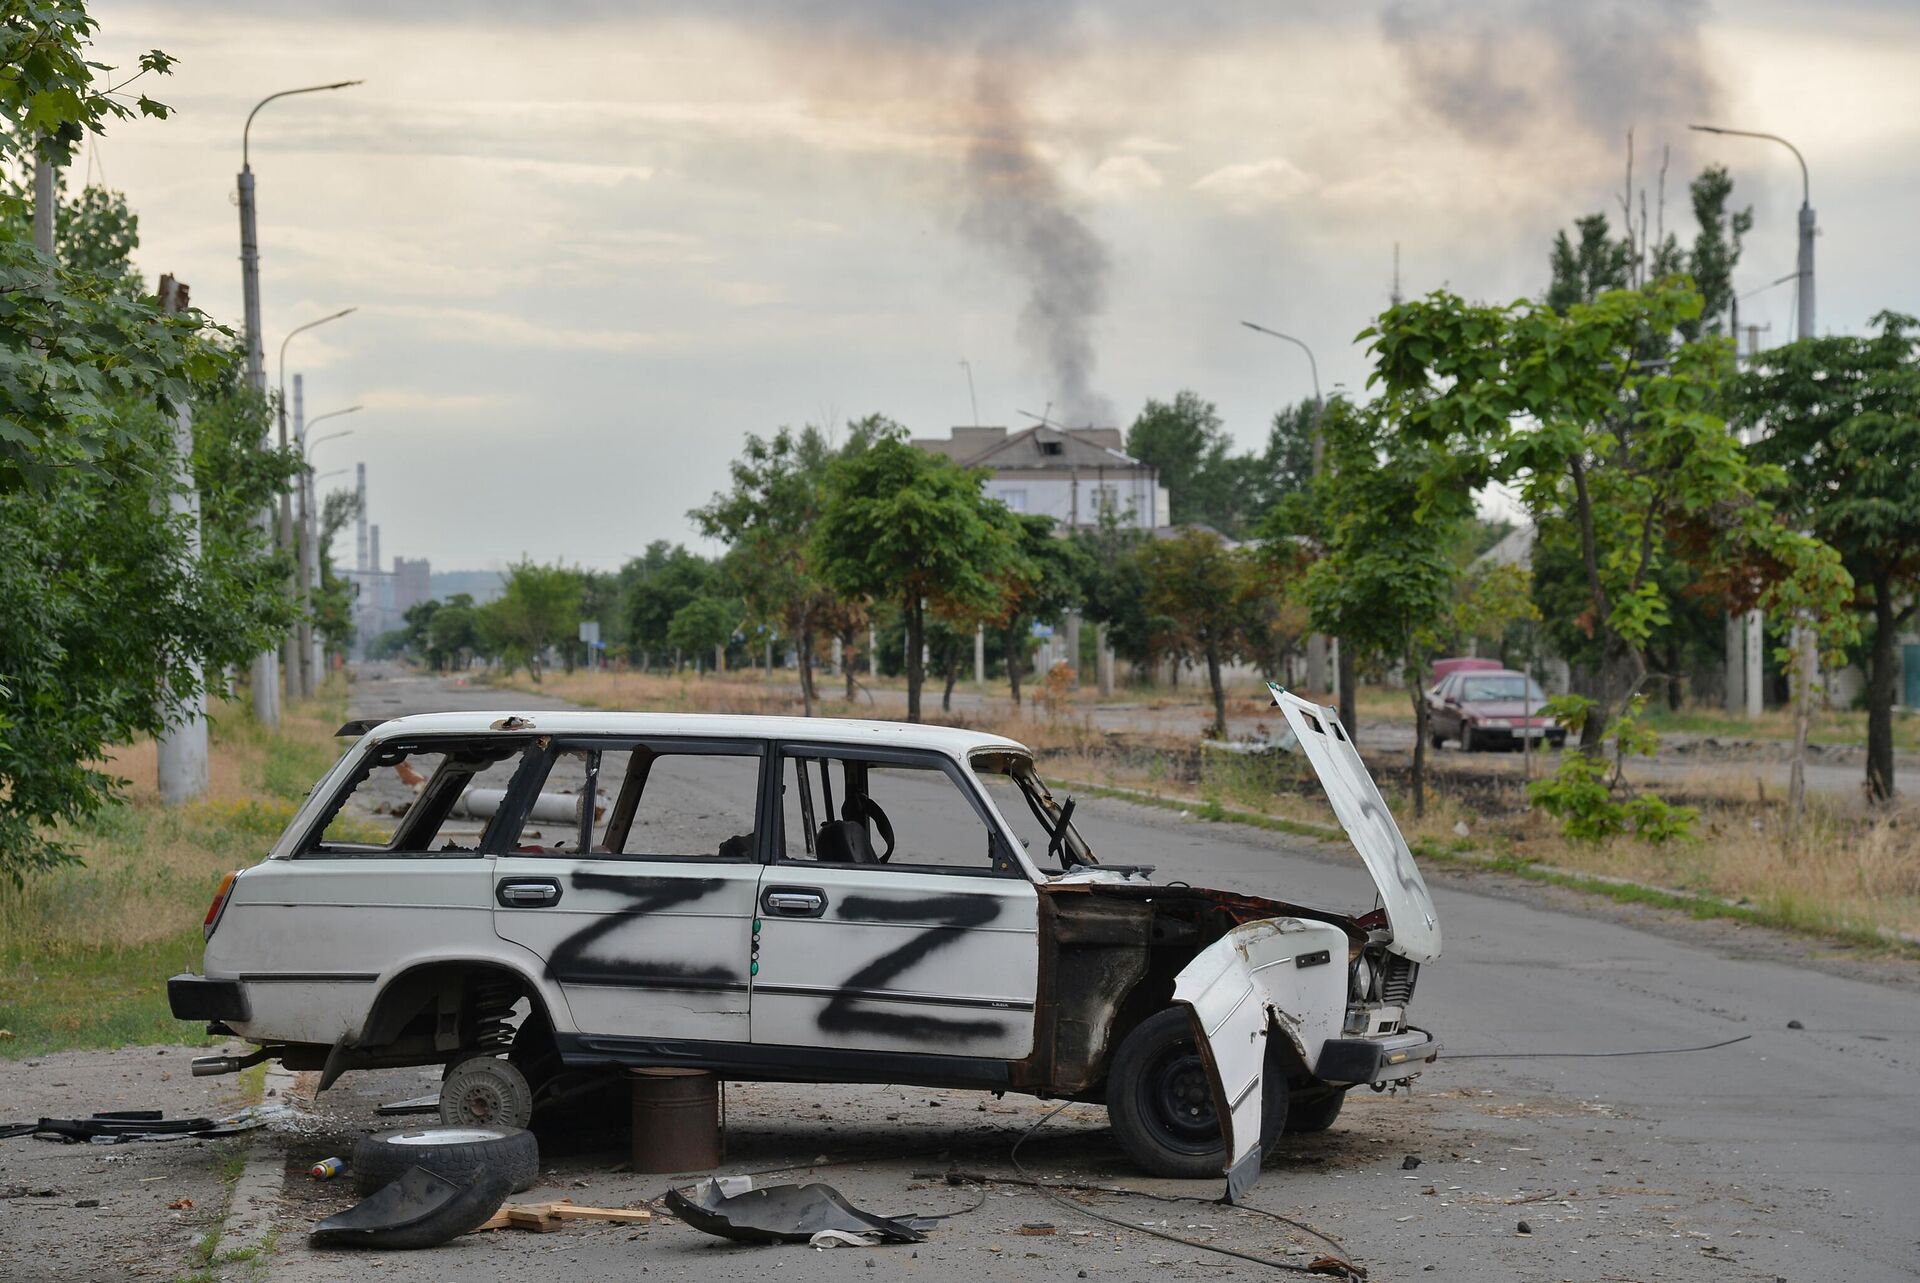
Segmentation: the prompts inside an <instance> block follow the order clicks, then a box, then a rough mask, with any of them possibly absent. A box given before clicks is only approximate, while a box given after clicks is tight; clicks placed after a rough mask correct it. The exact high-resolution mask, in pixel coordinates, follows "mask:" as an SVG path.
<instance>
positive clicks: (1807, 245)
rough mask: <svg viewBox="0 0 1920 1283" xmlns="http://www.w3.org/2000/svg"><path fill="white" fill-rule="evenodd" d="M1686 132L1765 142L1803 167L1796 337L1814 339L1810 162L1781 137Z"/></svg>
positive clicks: (1706, 129)
mask: <svg viewBox="0 0 1920 1283" xmlns="http://www.w3.org/2000/svg"><path fill="white" fill-rule="evenodd" d="M1687 128H1689V129H1692V130H1695V131H1697V132H1699V133H1703V134H1722V135H1725V136H1727V137H1730V138H1763V139H1765V140H1766V141H1768V142H1771V143H1779V144H1780V145H1781V146H1782V147H1785V148H1786V149H1787V150H1788V151H1790V152H1792V153H1793V158H1794V159H1795V160H1796V161H1798V162H1799V163H1800V254H1799V260H1798V263H1797V266H1798V267H1799V269H1800V271H1799V275H1800V298H1799V314H1798V315H1797V316H1796V317H1795V321H1794V335H1795V337H1796V338H1803V339H1810V338H1812V337H1813V335H1814V325H1813V302H1814V294H1813V238H1814V235H1815V231H1816V228H1815V224H1814V217H1813V184H1812V183H1811V182H1810V181H1809V180H1808V177H1807V158H1806V157H1805V156H1802V155H1801V154H1800V149H1799V148H1798V147H1795V146H1794V145H1793V144H1792V143H1790V142H1788V141H1787V140H1786V139H1784V138H1782V137H1781V136H1780V135H1778V134H1762V133H1756V132H1755V131H1753V130H1751V129H1723V128H1721V127H1720V126H1718V125H1688V126H1687Z"/></svg>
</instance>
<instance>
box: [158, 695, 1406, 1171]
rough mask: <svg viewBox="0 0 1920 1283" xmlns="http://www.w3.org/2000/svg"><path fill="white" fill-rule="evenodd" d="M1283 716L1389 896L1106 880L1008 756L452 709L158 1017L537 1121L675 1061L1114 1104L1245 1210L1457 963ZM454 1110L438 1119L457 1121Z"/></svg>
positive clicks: (1387, 833)
mask: <svg viewBox="0 0 1920 1283" xmlns="http://www.w3.org/2000/svg"><path fill="white" fill-rule="evenodd" d="M1276 701H1277V702H1278V703H1279V704H1280V706H1281V708H1282V710H1283V712H1284V714H1285V715H1286V717H1287V719H1288V723H1289V726H1290V727H1292V728H1293V731H1294V734H1295V735H1296V736H1297V737H1298V738H1299V739H1300V741H1301V744H1302V746H1303V747H1304V748H1305V749H1306V754H1307V757H1308V759H1309V761H1311V762H1312V764H1313V765H1314V768H1315V769H1316V771H1317V772H1319V774H1320V777H1321V779H1322V781H1323V783H1324V784H1325V785H1326V788H1327V791H1328V795H1329V797H1330V798H1331V799H1332V800H1333V803H1334V808H1335V811H1336V813H1337V814H1338V815H1339V816H1340V818H1341V820H1342V822H1343V823H1344V824H1345V825H1346V826H1347V829H1348V832H1349V833H1350V834H1351V835H1352V836H1353V840H1354V844H1355V846H1356V848H1357V849H1358V850H1359V851H1360V854H1361V856H1362V858H1363V860H1364V861H1365V862H1366V864H1367V867H1368V868H1369V870H1371V871H1372V873H1373V876H1374V879H1375V881H1376V883H1377V884H1378V886H1379V891H1380V897H1381V900H1382V903H1383V904H1384V906H1385V908H1384V911H1375V912H1372V913H1367V914H1364V915H1363V916H1355V915H1352V914H1347V913H1341V912H1335V911H1330V910H1324V909H1317V908H1312V907H1308V906H1304V905H1299V904H1294V903H1290V902H1288V901H1286V900H1284V899H1279V898H1267V897H1262V896H1252V895H1244V894H1238V893H1235V892H1228V891H1218V890H1207V889H1203V888H1196V887H1190V886H1186V885H1184V884H1173V885H1165V884H1161V883H1156V882H1154V881H1153V880H1152V876H1151V874H1152V871H1151V869H1146V868H1139V867H1130V868H1114V867H1108V866H1103V865H1101V864H1100V863H1099V861H1098V859H1097V857H1096V855H1095V853H1094V852H1093V850H1092V849H1091V848H1090V847H1089V846H1088V844H1087V842H1086V840H1085V839H1084V837H1083V836H1082V835H1081V834H1080V832H1079V831H1078V830H1077V829H1076V828H1075V826H1074V824H1073V812H1074V810H1075V805H1076V804H1075V802H1074V800H1073V799H1071V798H1067V799H1057V798H1055V797H1054V796H1053V794H1052V793H1051V792H1050V791H1049V790H1048V789H1047V787H1046V785H1045V784H1044V783H1043V782H1042V780H1041V778H1040V776H1039V774H1038V773H1037V772H1036V770H1035V769H1034V764H1033V759H1032V755H1031V753H1030V752H1029V751H1028V750H1027V749H1026V748H1025V747H1023V746H1022V745H1020V744H1017V743H1015V742H1013V741H1011V740H1007V739H1003V738H1000V737H998V736H991V735H983V734H978V733H974V732H969V731H960V730H953V729H948V728H942V727H929V726H911V725H903V724H899V723H884V722H855V721H838V720H827V719H800V718H769V717H733V716H697V715H667V714H637V713H636V714H600V713H571V712H542V713H538V714H532V715H500V714H492V713H489V714H484V715H481V714H435V715H429V716H420V717H407V718H400V719H395V720H392V721H388V722H384V723H380V724H377V725H373V726H370V727H365V728H362V727H359V726H354V727H351V728H349V729H352V730H356V731H359V732H360V738H359V739H358V741H357V742H356V743H355V744H354V745H353V747H352V748H351V749H349V750H348V752H347V753H346V754H345V755H344V756H343V758H342V759H341V761H340V762H339V763H338V764H337V765H336V766H335V767H334V769H333V770H332V771H331V772H329V773H328V775H327V776H326V778H325V779H323V780H322V781H321V783H320V784H319V785H317V786H316V787H315V789H314V791H313V792H312V794H311V795H310V796H309V797H308V799H307V801H306V802H305V804H304V805H303V806H302V807H301V808H300V811H299V812H298V814H296V816H295V817H294V819H293V821H292V822H291V824H289V826H288V828H287V831H286V832H285V833H284V834H283V835H282V837H281V838H280V840H279V841H278V842H277V843H276V844H275V846H274V848H273V850H272V852H271V853H270V855H269V857H268V858H267V859H266V860H265V861H263V862H262V863H260V864H258V865H256V866H254V867H253V868H250V869H247V870H245V871H243V872H242V873H241V874H239V875H238V876H236V877H235V878H233V879H232V880H231V882H230V883H229V884H226V885H223V888H222V893H221V895H220V896H219V897H218V898H217V899H216V902H215V904H214V906H213V908H212V909H210V911H209V913H208V919H207V950H206V959H205V966H204V971H205V974H204V975H200V976H178V977H175V978H174V979H173V981H172V982H171V983H170V985H169V994H170V997H171V1000H172V1003H173V1009H174V1013H175V1014H176V1015H177V1016H179V1017H180V1018H182V1019H196V1020H206V1021H211V1022H212V1024H213V1027H214V1029H215V1030H216V1031H221V1032H231V1033H235V1034H238V1035H240V1036H241V1037H244V1038H247V1039H249V1040H251V1041H253V1042H255V1043H257V1044H259V1045H260V1047H261V1048H262V1052H261V1053H256V1054H265V1055H268V1056H271V1057H274V1058H277V1059H280V1060H282V1061H283V1062H284V1063H286V1064H287V1065H288V1066H289V1067H291V1068H305V1069H317V1070H321V1071H322V1073H321V1081H322V1086H323V1087H324V1086H326V1085H329V1084H331V1083H332V1081H333V1080H334V1079H335V1078H337V1077H338V1075H339V1074H340V1073H342V1072H346V1071H348V1070H353V1069H361V1068H371V1067H380V1066H389V1065H409V1064H446V1065H453V1064H456V1063H458V1062H461V1061H464V1060H468V1059H471V1058H474V1057H487V1058H490V1060H491V1062H492V1063H491V1064H490V1066H489V1069H490V1071H491V1072H497V1073H500V1074H505V1075H519V1076H523V1077H524V1078H526V1080H527V1083H526V1086H527V1091H526V1092H525V1093H521V1095H523V1096H524V1097H525V1098H526V1099H528V1100H530V1101H531V1102H532V1109H533V1111H535V1112H537V1111H539V1110H540V1109H541V1108H542V1105H543V1102H545V1101H548V1100H550V1099H557V1098H558V1097H559V1096H561V1095H562V1094H564V1093H567V1092H570V1091H572V1090H574V1089H577V1088H578V1087H579V1085H580V1082H581V1080H582V1077H583V1076H591V1075H594V1074H597V1073H602V1072H609V1071H614V1070H618V1069H622V1068H627V1067H645V1066H665V1065H677V1066H685V1067H690V1068H703V1069H709V1070H712V1071H714V1072H716V1073H718V1074H720V1075H721V1076H722V1077H728V1078H735V1079H743V1080H782V1081H801V1082H808V1081H813V1082H898V1083H916V1084H921V1085H927V1086H956V1087H973V1088H981V1089H986V1090H992V1091H1019V1092H1023V1093H1028V1094H1032V1095H1035V1096H1041V1097H1052V1098H1063V1097H1064V1098H1071V1099H1078V1100H1087V1101H1103V1100H1104V1101H1106V1102H1107V1104H1108V1108H1109V1112H1110V1113H1111V1114H1112V1116H1113V1118H1114V1121H1115V1127H1116V1131H1117V1133H1118V1134H1119V1135H1120V1137H1121V1139H1122V1142H1123V1144H1126V1145H1127V1148H1128V1149H1129V1152H1131V1153H1134V1154H1135V1155H1136V1157H1138V1158H1139V1159H1140V1161H1141V1162H1142V1163H1143V1164H1145V1165H1146V1166H1148V1167H1149V1168H1150V1169H1151V1170H1154V1171H1156V1172H1158V1173H1160V1174H1163V1175H1182V1176H1197V1175H1206V1174H1209V1173H1220V1172H1230V1173H1231V1175H1230V1181H1229V1185H1230V1191H1231V1193H1232V1194H1234V1195H1236V1196H1237V1195H1238V1194H1239V1193H1241V1192H1243V1191H1244V1189H1245V1188H1246V1187H1247V1185H1249V1184H1250V1183H1251V1182H1252V1180H1253V1179H1254V1177H1255V1176H1256V1175H1257V1171H1258V1159H1259V1155H1260V1153H1261V1152H1263V1151H1264V1149H1265V1147H1266V1146H1267V1145H1268V1144H1270V1143H1271V1142H1272V1141H1273V1139H1274V1138H1275V1136H1277V1134H1278V1129H1279V1128H1280V1127H1281V1126H1283V1125H1295V1124H1297V1126H1298V1128H1299V1129H1301V1130H1317V1129H1318V1128H1320V1127H1324V1126H1325V1125H1327V1124H1328V1123H1330V1122H1331V1121H1332V1118H1333V1115H1334V1114H1335V1113H1337V1111H1338V1108H1339V1103H1340V1098H1341V1094H1342V1093H1343V1092H1344V1091H1345V1090H1347V1089H1348V1088H1350V1087H1352V1086H1355V1085H1358V1084H1361V1083H1366V1084H1369V1085H1372V1086H1376V1087H1383V1086H1385V1085H1387V1084H1390V1083H1394V1082H1399V1081H1403V1080H1406V1079H1408V1078H1411V1077H1412V1076H1413V1075H1414V1074H1416V1073H1417V1072H1418V1071H1419V1068H1420V1066H1421V1064H1422V1063H1423V1062H1425V1061H1427V1060H1431V1059H1432V1057H1433V1055H1434V1054H1436V1052H1437V1045H1436V1044H1435V1043H1434V1042H1433V1041H1432V1040H1431V1039H1430V1038H1429V1036H1428V1035H1427V1034H1425V1033H1424V1032H1422V1031H1420V1030H1418V1029H1415V1028H1413V1027H1412V1026H1410V1025H1408V1024H1407V1021H1406V1008H1407V1004H1408V1002H1409V1000H1410V999H1411V997H1412V990H1413V985H1414V981H1415V978H1416V976H1417V973H1418V969H1419V964H1421V963H1425V962H1430V961H1432V960H1433V959H1434V958H1436V957H1437V956H1438V954H1439V930H1438V927H1437V924H1436V922H1435V918H1434V914H1433V907H1432V902H1431V900H1430V899H1428V897H1427V894H1426V888H1425V885H1424V883H1422V882H1421V880H1420V875H1419V871H1418V869H1417V868H1415V867H1414V864H1413V861H1412V856H1411V855H1410V853H1408V852H1407V849H1406V844H1405V842H1404V840H1403V839H1401V837H1400V834H1399V830H1398V829H1397V827H1395V826H1394V825H1393V822H1392V818H1391V816H1389V815H1388V814H1387V812H1386V810H1385V807H1384V805H1383V804H1382V803H1381V802H1380V799H1379V793H1378V791H1377V790H1375V789H1374V788H1373V784H1372V780H1371V779H1370V778H1369V777H1368V776H1367V774H1366V770H1365V768H1364V766H1362V765H1361V764H1360V760H1359V757H1358V755H1357V754H1355V753H1354V752H1353V749H1352V745H1351V744H1350V743H1349V742H1348V741H1347V740H1346V737H1345V732H1344V731H1343V730H1341V729H1340V728H1339V725H1338V722H1337V719H1335V718H1334V717H1333V715H1332V714H1331V713H1330V712H1329V711H1327V710H1324V709H1318V708H1315V707H1314V706H1312V705H1310V704H1306V703H1305V702H1303V701H1299V700H1297V699H1295V698H1294V697H1292V696H1290V695H1286V694H1285V693H1284V692H1278V691H1276ZM476 795H481V796H483V798H484V801H483V802H482V804H480V805H475V804H474V799H475V796H476ZM241 1059H242V1058H231V1057H230V1058H207V1062H206V1064H205V1065H204V1066H201V1067H200V1070H199V1071H200V1072H209V1073H220V1072H229V1071H231V1069H232V1068H233V1067H234V1066H235V1065H236V1064H237V1063H239V1061H240V1060H241ZM247 1059H251V1058H247ZM1116 1096H1119V1097H1121V1098H1122V1099H1121V1100H1120V1101H1118V1102H1116V1099H1115V1097H1116ZM458 1108H459V1106H458V1103H457V1102H453V1103H452V1104H449V1103H447V1102H444V1101H443V1104H442V1114H443V1119H444V1121H446V1122H447V1123H448V1124H450V1125H458V1124H460V1123H463V1122H469V1121H472V1120H467V1119H463V1118H462V1117H460V1116H459V1115H458V1113H457V1110H458ZM1289 1109H1291V1110H1292V1118H1293V1119H1294V1124H1287V1123H1286V1122H1285V1120H1286V1119H1287V1118H1288V1117H1289V1113H1288V1111H1289ZM450 1111H451V1116H449V1115H450ZM491 1121H493V1122H495V1123H505V1124H508V1125H519V1124H523V1123H524V1122H525V1121H526V1120H525V1119H513V1118H510V1119H493V1120H491Z"/></svg>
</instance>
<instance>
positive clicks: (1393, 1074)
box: [1313, 1029, 1440, 1085]
mask: <svg viewBox="0 0 1920 1283" xmlns="http://www.w3.org/2000/svg"><path fill="white" fill-rule="evenodd" d="M1439 1054H1440V1043H1439V1040H1438V1039H1436V1038H1435V1037H1434V1036H1433V1035H1432V1034H1430V1033H1428V1032H1426V1031H1425V1030H1424V1029H1409V1030H1408V1031H1407V1032H1405V1033H1398V1034H1385V1035H1382V1036H1380V1037H1377V1038H1329V1039H1327V1041H1326V1042H1325V1043H1323V1044H1322V1045H1321V1047H1320V1060H1319V1063H1317V1064H1316V1065H1315V1066H1314V1071H1313V1072H1314V1077H1316V1078H1319V1079H1320V1080H1321V1081H1323V1082H1330V1083H1352V1084H1359V1083H1367V1084H1369V1085H1371V1084H1376V1083H1391V1082H1399V1081H1400V1080H1401V1079H1403V1078H1411V1077H1413V1076H1414V1075H1415V1074H1417V1073H1419V1072H1420V1071H1421V1069H1423V1068H1424V1067H1426V1066H1427V1065H1430V1064H1432V1063H1433V1061H1434V1059H1435V1058H1436V1057H1437V1056H1439Z"/></svg>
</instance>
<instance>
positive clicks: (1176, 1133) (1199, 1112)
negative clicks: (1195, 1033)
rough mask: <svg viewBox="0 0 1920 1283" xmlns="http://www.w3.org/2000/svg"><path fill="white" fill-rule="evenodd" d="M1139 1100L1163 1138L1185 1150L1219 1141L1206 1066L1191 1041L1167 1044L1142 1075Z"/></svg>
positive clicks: (1203, 1148) (1195, 1150)
mask: <svg viewBox="0 0 1920 1283" xmlns="http://www.w3.org/2000/svg"><path fill="white" fill-rule="evenodd" d="M1141 1090H1142V1095H1143V1097H1144V1099H1143V1101H1142V1102H1141V1103H1142V1104H1144V1105H1146V1106H1147V1109H1146V1113H1147V1116H1148V1117H1150V1118H1152V1119H1153V1121H1154V1124H1155V1126H1156V1127H1157V1128H1158V1129H1159V1131H1160V1133H1161V1135H1162V1137H1163V1138H1164V1139H1165V1140H1166V1142H1167V1143H1168V1144H1170V1145H1172V1146H1174V1147H1175V1148H1177V1149H1180V1150H1182V1151H1184V1152H1186V1153H1193V1154H1198V1153H1205V1152H1207V1151H1208V1150H1212V1149H1216V1148H1218V1147H1219V1145H1220V1119H1219V1117H1218V1115H1216V1114H1215V1112H1214V1108H1213V1086H1212V1084H1211V1083H1209V1082H1208V1081H1207V1067H1206V1064H1205V1062H1203V1061H1202V1060H1201V1059H1200V1055H1199V1053H1198V1052H1197V1051H1195V1050H1194V1048H1193V1047H1192V1046H1191V1045H1190V1044H1186V1043H1180V1044H1176V1045H1174V1046H1172V1047H1169V1048H1167V1049H1166V1050H1165V1051H1163V1052H1161V1053H1160V1054H1159V1055H1158V1056H1157V1057H1155V1058H1154V1062H1153V1064H1152V1065H1150V1066H1149V1067H1148V1070H1147V1072H1146V1073H1145V1074H1144V1075H1142V1076H1141Z"/></svg>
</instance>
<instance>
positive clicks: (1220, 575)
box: [1140, 529, 1258, 736]
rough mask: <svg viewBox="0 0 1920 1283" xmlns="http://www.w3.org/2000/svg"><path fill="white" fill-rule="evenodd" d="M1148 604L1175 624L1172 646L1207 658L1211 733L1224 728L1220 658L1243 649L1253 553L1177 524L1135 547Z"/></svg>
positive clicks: (1228, 658) (1225, 660)
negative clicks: (1178, 527)
mask: <svg viewBox="0 0 1920 1283" xmlns="http://www.w3.org/2000/svg"><path fill="white" fill-rule="evenodd" d="M1140 566H1141V570H1142V572H1143V574H1144V576H1145V579H1146V586H1147V604H1148V608H1149V609H1150V610H1151V611H1152V612H1153V613H1154V614H1155V615H1157V616H1159V617H1160V618H1161V619H1163V620H1166V621H1168V622H1169V624H1170V626H1171V628H1172V629H1173V630H1175V633H1176V636H1175V637H1174V638H1173V639H1172V641H1173V648H1174V649H1175V650H1176V651H1183V652H1185V653H1188V654H1192V655H1196V656H1198V657H1199V658H1200V659H1201V660H1203V661H1204V662H1205V663H1206V666H1207V685H1208V687H1209V689H1211V691H1212V692H1213V733H1214V734H1215V735H1216V736H1224V735H1226V733H1227V692H1226V685H1225V682H1224V680H1223V677H1222V674H1221V668H1222V666H1223V665H1224V664H1227V663H1230V662H1231V661H1232V660H1234V659H1236V658H1238V657H1239V656H1241V655H1243V654H1245V653H1247V651H1248V650H1249V649H1250V646H1249V644H1248V640H1249V631H1250V624H1251V620H1250V617H1249V614H1248V610H1247V607H1248V604H1249V601H1250V600H1251V599H1252V596H1253V594H1252V593H1251V592H1250V591H1249V589H1250V581H1251V580H1253V578H1254V576H1255V575H1256V574H1257V573H1258V572H1257V569H1256V567H1255V566H1254V564H1253V561H1252V559H1251V558H1250V557H1249V556H1248V555H1247V554H1246V553H1244V552H1242V551H1241V550H1239V549H1235V548H1229V547H1228V546H1227V543H1226V541H1225V540H1223V539H1222V538H1220V536H1219V535H1217V534H1214V533H1213V532H1211V531H1207V530H1193V529H1189V530H1182V531H1179V532H1178V533H1177V534H1175V535H1173V537H1171V538H1168V539H1153V540H1149V541H1148V542H1147V543H1146V544H1145V545H1144V546H1143V547H1142V548H1141V550H1140Z"/></svg>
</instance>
